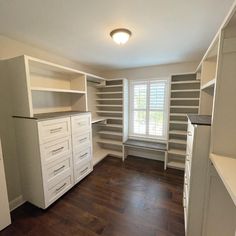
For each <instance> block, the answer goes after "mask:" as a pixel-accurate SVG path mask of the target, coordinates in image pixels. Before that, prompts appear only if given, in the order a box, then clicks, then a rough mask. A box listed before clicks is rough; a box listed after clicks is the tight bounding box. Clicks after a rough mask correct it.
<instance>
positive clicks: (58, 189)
mask: <svg viewBox="0 0 236 236" xmlns="http://www.w3.org/2000/svg"><path fill="white" fill-rule="evenodd" d="M65 186H66V183H64V184H63V185H62V186H61V187H60V188H57V189H56V192H58V191H60V190H61V189H63V188H64V187H65Z"/></svg>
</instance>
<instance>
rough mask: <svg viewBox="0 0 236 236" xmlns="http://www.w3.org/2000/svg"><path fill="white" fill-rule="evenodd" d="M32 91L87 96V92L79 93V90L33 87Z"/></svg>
mask: <svg viewBox="0 0 236 236" xmlns="http://www.w3.org/2000/svg"><path fill="white" fill-rule="evenodd" d="M31 91H42V92H57V93H76V94H85V93H86V92H85V91H79V90H71V89H57V88H44V87H31Z"/></svg>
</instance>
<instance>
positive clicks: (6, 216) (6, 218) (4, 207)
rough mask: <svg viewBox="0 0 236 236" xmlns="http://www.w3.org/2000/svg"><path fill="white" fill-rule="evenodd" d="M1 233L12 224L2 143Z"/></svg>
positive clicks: (0, 161) (0, 181)
mask: <svg viewBox="0 0 236 236" xmlns="http://www.w3.org/2000/svg"><path fill="white" fill-rule="evenodd" d="M0 189H1V191H0V209H1V214H0V231H1V230H2V229H4V228H5V227H7V226H8V225H9V224H11V217H10V210H9V203H8V196H7V186H6V178H5V171H4V163H3V155H2V146H1V141H0Z"/></svg>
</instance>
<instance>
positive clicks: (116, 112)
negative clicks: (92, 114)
mask: <svg viewBox="0 0 236 236" xmlns="http://www.w3.org/2000/svg"><path fill="white" fill-rule="evenodd" d="M96 112H97V113H108V114H123V112H122V111H96Z"/></svg>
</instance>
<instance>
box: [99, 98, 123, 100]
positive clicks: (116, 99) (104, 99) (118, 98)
mask: <svg viewBox="0 0 236 236" xmlns="http://www.w3.org/2000/svg"><path fill="white" fill-rule="evenodd" d="M122 100H123V99H122V98H98V99H96V101H122Z"/></svg>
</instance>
